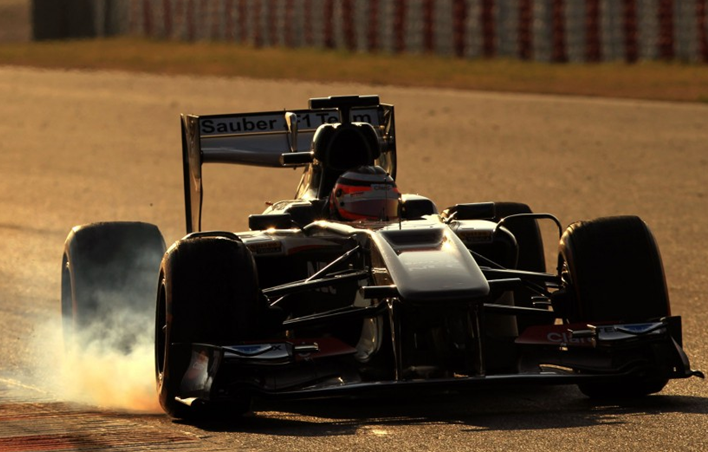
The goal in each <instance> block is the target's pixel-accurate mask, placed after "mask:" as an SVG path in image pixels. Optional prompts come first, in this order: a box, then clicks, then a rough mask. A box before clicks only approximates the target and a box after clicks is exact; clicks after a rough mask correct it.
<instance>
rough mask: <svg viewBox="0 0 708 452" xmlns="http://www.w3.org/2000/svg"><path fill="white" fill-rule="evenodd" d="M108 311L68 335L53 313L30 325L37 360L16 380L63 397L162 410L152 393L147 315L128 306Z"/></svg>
mask: <svg viewBox="0 0 708 452" xmlns="http://www.w3.org/2000/svg"><path fill="white" fill-rule="evenodd" d="M112 316H113V317H112V318H111V320H110V321H109V322H105V323H102V322H96V323H94V324H92V325H88V326H87V327H85V328H83V329H81V330H80V331H76V330H75V331H74V333H75V334H74V335H73V337H72V338H70V339H68V338H67V337H65V336H64V334H63V327H64V326H63V325H62V323H63V322H62V320H61V319H59V318H57V319H53V320H51V321H49V322H47V323H46V324H45V325H43V326H41V327H40V328H38V329H37V330H35V333H36V335H35V341H34V342H35V343H34V344H33V345H34V346H33V347H32V349H34V350H38V351H39V352H38V353H37V355H36V356H37V360H38V362H37V363H36V366H35V372H33V376H32V377H31V378H29V379H28V378H22V380H23V381H26V382H27V381H28V382H29V383H30V385H31V386H32V387H34V389H37V390H40V391H41V392H43V393H45V394H47V395H49V396H51V397H52V398H55V399H57V400H61V401H65V402H75V403H80V404H87V405H92V406H96V407H101V408H107V409H112V410H118V411H126V412H138V413H162V409H161V408H160V405H159V403H158V401H157V395H156V393H155V376H154V351H153V350H154V349H153V347H154V345H153V322H152V319H146V318H145V317H144V316H143V317H138V316H137V315H136V314H135V313H132V312H129V311H126V312H116V311H114V312H113V313H112ZM64 320H65V321H66V320H67V319H64ZM68 321H69V322H70V320H68ZM126 331H128V332H129V334H128V335H126ZM136 332H137V333H136ZM67 339H68V340H67ZM47 344H50V346H47Z"/></svg>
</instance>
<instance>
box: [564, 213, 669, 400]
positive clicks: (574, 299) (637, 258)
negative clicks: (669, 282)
mask: <svg viewBox="0 0 708 452" xmlns="http://www.w3.org/2000/svg"><path fill="white" fill-rule="evenodd" d="M559 260H560V262H559V264H560V268H561V269H562V270H561V272H562V275H561V276H562V278H563V281H564V287H563V290H564V291H565V296H566V299H565V301H566V303H568V304H569V305H570V306H568V307H567V312H568V317H569V319H568V320H569V321H571V322H586V323H593V322H646V321H652V320H658V319H660V318H662V317H666V316H669V315H670V314H671V310H670V306H669V297H668V291H667V288H666V279H665V277H664V269H663V265H662V262H661V255H660V254H659V249H658V247H657V244H656V241H655V240H654V236H653V235H652V233H651V231H650V230H649V228H648V227H647V225H646V224H645V223H644V222H643V221H642V220H641V219H640V218H639V217H635V216H622V217H608V218H599V219H596V220H592V221H582V222H577V223H574V224H572V225H570V226H569V227H568V229H567V230H566V231H565V233H564V234H563V236H562V237H561V241H560V256H559ZM665 375H666V373H665V372H664V371H662V369H657V372H656V375H646V376H643V377H636V378H632V379H628V380H624V381H620V382H614V383H612V384H603V383H586V384H581V385H579V387H580V390H581V391H582V392H583V393H584V394H585V395H587V396H589V397H592V398H606V397H611V398H617V397H638V396H644V395H648V394H652V393H655V392H659V391H661V390H662V389H663V387H664V386H665V385H666V383H667V382H668V379H667V378H666V377H665Z"/></svg>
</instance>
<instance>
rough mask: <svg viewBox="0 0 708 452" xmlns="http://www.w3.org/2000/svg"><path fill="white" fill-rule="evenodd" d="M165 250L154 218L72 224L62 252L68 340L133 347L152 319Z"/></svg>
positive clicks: (125, 348) (65, 319)
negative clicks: (148, 220) (145, 220)
mask: <svg viewBox="0 0 708 452" xmlns="http://www.w3.org/2000/svg"><path fill="white" fill-rule="evenodd" d="M164 252H165V242H164V240H163V238H162V234H160V231H159V230H158V228H157V227H156V226H154V225H152V224H147V223H139V222H109V223H93V224H88V225H84V226H77V227H75V228H74V229H72V231H71V232H70V233H69V236H68V237H67V239H66V242H65V245H64V255H63V257H62V278H61V310H62V320H63V333H64V341H65V344H66V345H67V346H69V345H71V344H72V343H73V342H74V341H76V340H77V339H80V342H79V343H80V344H81V345H82V346H86V345H88V344H89V343H90V342H93V341H98V340H100V341H101V344H102V345H103V346H108V347H110V348H112V349H119V350H122V351H124V352H128V351H130V349H131V347H132V345H134V343H135V341H136V338H137V337H139V336H140V335H141V334H144V332H145V331H149V326H150V325H151V324H152V321H153V315H154V311H153V303H154V298H155V292H156V290H157V275H158V270H159V268H160V261H161V259H162V255H163V254H164ZM108 333H110V334H108Z"/></svg>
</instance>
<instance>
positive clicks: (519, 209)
mask: <svg viewBox="0 0 708 452" xmlns="http://www.w3.org/2000/svg"><path fill="white" fill-rule="evenodd" d="M494 211H495V217H494V221H496V222H499V220H501V219H502V218H504V217H508V216H509V215H516V214H519V213H532V211H531V208H530V207H529V206H528V205H526V204H523V203H519V202H495V203H494ZM504 227H505V228H506V229H508V230H509V232H511V233H512V234H513V235H514V238H515V239H516V243H517V244H518V246H519V259H518V263H517V265H516V268H517V269H518V270H527V271H532V272H545V271H546V260H545V256H544V252H543V238H542V237H541V231H540V229H539V228H538V222H537V221H536V219H535V218H523V217H522V218H516V219H510V220H509V221H507V222H504Z"/></svg>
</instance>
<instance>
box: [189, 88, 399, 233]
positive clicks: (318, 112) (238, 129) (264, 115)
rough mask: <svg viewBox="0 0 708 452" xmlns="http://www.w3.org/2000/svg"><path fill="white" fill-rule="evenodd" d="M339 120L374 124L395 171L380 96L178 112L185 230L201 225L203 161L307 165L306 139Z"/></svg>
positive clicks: (389, 114)
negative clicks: (282, 107)
mask: <svg viewBox="0 0 708 452" xmlns="http://www.w3.org/2000/svg"><path fill="white" fill-rule="evenodd" d="M343 116H344V117H343ZM340 122H364V123H369V124H371V125H372V126H374V128H375V129H376V132H377V134H378V135H379V140H380V142H381V143H385V147H386V152H387V155H388V156H390V161H392V162H394V163H393V164H392V165H391V166H392V167H391V168H388V169H389V170H390V171H392V172H395V139H394V136H395V126H394V124H395V122H394V114H393V105H386V104H379V102H378V96H361V97H360V96H343V97H330V98H320V99H310V108H309V109H306V110H289V111H270V112H255V113H234V114H225V115H205V116H197V115H185V114H183V115H181V126H182V158H183V171H184V197H185V210H186V220H187V233H191V232H194V231H200V230H201V207H202V198H203V187H202V169H201V168H202V165H203V164H204V163H235V164H241V165H254V166H263V167H280V168H286V167H288V168H292V167H296V166H306V165H309V164H311V163H312V153H311V152H310V145H311V143H312V139H313V137H314V135H315V132H316V130H317V128H318V127H319V126H320V125H322V124H333V123H340ZM393 176H394V177H395V174H393Z"/></svg>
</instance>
